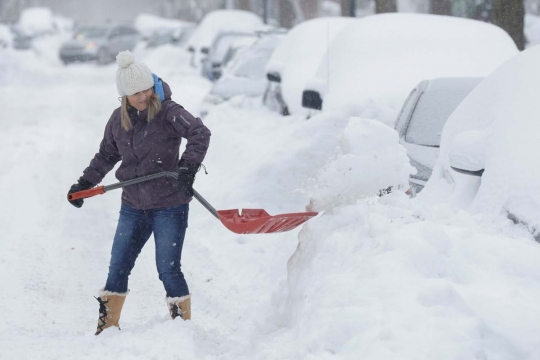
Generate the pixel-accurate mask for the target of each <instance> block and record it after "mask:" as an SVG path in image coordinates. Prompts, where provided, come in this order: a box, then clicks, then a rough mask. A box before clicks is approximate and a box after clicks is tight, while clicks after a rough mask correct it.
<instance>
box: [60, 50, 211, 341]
mask: <svg viewBox="0 0 540 360" xmlns="http://www.w3.org/2000/svg"><path fill="white" fill-rule="evenodd" d="M116 62H117V63H118V70H117V73H116V86H117V89H118V93H119V94H120V96H121V99H122V105H121V106H120V107H119V108H118V109H116V110H114V112H113V113H112V116H111V118H110V119H109V122H108V123H107V125H106V127H105V134H104V137H103V140H102V141H101V145H100V147H99V152H98V153H97V154H96V155H95V156H94V159H93V160H92V161H91V162H90V165H89V166H88V167H87V168H86V170H84V173H83V175H82V177H81V178H80V179H79V180H78V182H77V183H76V184H74V185H73V186H72V187H71V189H70V190H69V193H73V192H77V191H82V190H87V189H90V188H92V187H94V186H95V185H96V184H98V183H100V182H101V180H102V179H103V178H104V177H105V175H106V174H107V173H108V172H109V171H110V170H111V169H112V168H113V167H114V165H115V164H116V163H117V162H118V161H122V163H121V165H120V167H119V168H118V170H117V171H116V177H117V178H118V180H120V181H125V180H130V179H134V178H137V177H141V176H145V175H149V174H154V173H158V172H161V171H175V172H178V174H179V176H178V180H174V179H172V178H167V177H163V178H159V179H155V180H150V181H147V182H143V183H140V184H136V185H131V186H127V187H125V188H124V189H123V193H122V205H121V209H120V219H119V221H118V227H117V229H116V235H115V237H114V242H113V246H112V251H111V262H110V266H109V275H108V277H107V282H106V284H105V287H104V288H103V289H102V290H101V291H100V292H99V297H97V300H98V301H99V304H100V308H99V320H98V327H97V332H96V335H98V334H99V333H101V332H102V331H103V330H104V329H106V328H108V327H110V326H116V327H118V328H119V327H120V326H119V320H120V313H121V311H122V306H123V304H124V301H125V298H126V295H127V293H128V291H129V290H128V277H129V274H130V272H131V270H132V269H133V266H134V265H135V260H136V259H137V256H138V255H139V253H140V252H141V250H142V248H143V246H144V244H145V243H146V241H147V240H148V238H149V237H150V235H151V234H152V233H154V238H155V242H156V265H157V268H158V273H159V279H160V280H161V281H162V282H163V285H164V287H165V291H166V293H167V297H166V301H167V304H168V306H169V312H170V315H171V317H172V318H173V319H174V318H176V317H178V316H180V317H181V318H182V319H184V320H189V319H190V318H191V296H190V293H189V290H188V286H187V283H186V280H185V279H184V275H183V274H182V271H181V268H180V258H181V255H182V246H183V243H184V235H185V232H186V228H187V224H188V222H187V220H188V210H189V205H188V203H189V202H190V201H191V199H192V196H193V182H194V180H195V174H196V173H197V171H198V170H199V168H200V164H201V162H202V160H203V159H204V156H205V154H206V151H207V149H208V144H209V142H210V131H209V130H208V128H207V127H206V126H204V125H203V123H202V121H201V120H200V119H199V118H195V117H194V116H193V115H191V114H190V113H189V112H187V111H186V110H185V109H184V108H183V107H182V106H180V105H178V104H176V103H175V102H174V101H172V100H171V94H172V93H171V90H170V88H169V86H168V85H167V84H166V83H165V82H162V81H161V79H159V78H158V77H157V76H156V75H153V74H152V73H151V72H150V70H149V69H148V67H147V66H146V65H144V64H142V63H136V62H135V58H134V56H133V54H132V53H131V52H129V51H123V52H121V53H119V54H118V56H117V58H116ZM181 138H186V139H187V144H186V150H185V151H184V153H183V154H182V157H181V158H179V148H180V141H181ZM70 203H71V204H72V205H74V206H75V207H77V208H80V207H81V206H82V205H83V200H82V199H78V200H73V201H70Z"/></svg>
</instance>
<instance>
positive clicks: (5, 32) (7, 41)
mask: <svg viewBox="0 0 540 360" xmlns="http://www.w3.org/2000/svg"><path fill="white" fill-rule="evenodd" d="M12 42H13V34H12V33H11V30H9V27H8V26H7V25H4V24H0V49H1V48H3V47H10V46H11V44H12Z"/></svg>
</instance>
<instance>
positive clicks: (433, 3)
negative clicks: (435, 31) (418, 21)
mask: <svg viewBox="0 0 540 360" xmlns="http://www.w3.org/2000/svg"><path fill="white" fill-rule="evenodd" d="M429 12H430V13H432V14H435V15H448V16H451V15H452V0H429Z"/></svg>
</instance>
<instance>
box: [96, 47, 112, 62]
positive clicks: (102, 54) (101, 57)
mask: <svg viewBox="0 0 540 360" xmlns="http://www.w3.org/2000/svg"><path fill="white" fill-rule="evenodd" d="M109 57H110V56H109V52H108V51H107V49H105V48H100V49H99V51H98V54H97V63H98V64H99V65H106V64H108V63H109Z"/></svg>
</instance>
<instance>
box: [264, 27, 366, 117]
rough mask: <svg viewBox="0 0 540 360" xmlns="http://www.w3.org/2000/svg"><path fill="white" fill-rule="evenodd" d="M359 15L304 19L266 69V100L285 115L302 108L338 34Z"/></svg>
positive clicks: (292, 30)
mask: <svg viewBox="0 0 540 360" xmlns="http://www.w3.org/2000/svg"><path fill="white" fill-rule="evenodd" d="M356 21H360V20H358V19H353V18H347V17H327V18H317V19H313V20H309V21H304V22H302V23H300V24H299V25H297V26H295V27H294V28H293V29H291V30H290V31H289V33H288V34H287V35H286V36H285V38H284V39H283V40H282V41H281V42H280V44H279V46H278V47H277V48H276V50H275V51H274V53H273V54H272V57H271V58H270V61H269V62H268V65H267V67H266V73H267V78H268V90H267V93H266V95H265V104H266V106H267V107H269V108H270V109H272V110H274V111H278V112H280V113H281V114H283V115H289V114H294V113H298V112H300V111H302V91H303V90H304V87H305V85H306V82H307V81H308V80H309V79H310V78H312V77H313V76H314V75H315V72H316V70H317V68H318V67H319V64H320V62H321V59H322V58H323V57H324V55H325V53H326V50H327V49H328V47H329V46H330V44H331V43H332V41H333V39H334V37H335V36H336V35H337V34H338V33H339V32H340V31H341V30H342V29H343V28H344V27H345V26H347V25H349V24H350V23H352V22H356Z"/></svg>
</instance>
